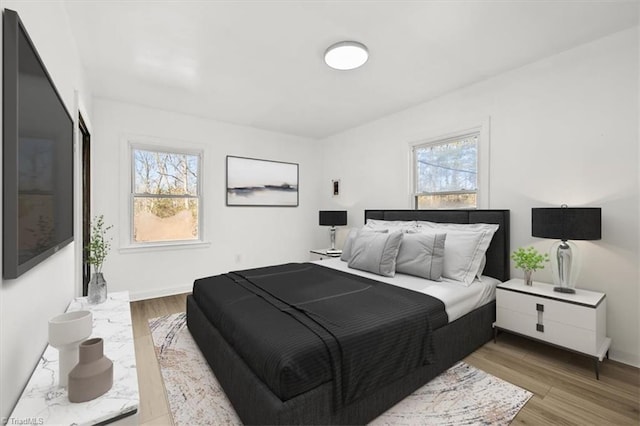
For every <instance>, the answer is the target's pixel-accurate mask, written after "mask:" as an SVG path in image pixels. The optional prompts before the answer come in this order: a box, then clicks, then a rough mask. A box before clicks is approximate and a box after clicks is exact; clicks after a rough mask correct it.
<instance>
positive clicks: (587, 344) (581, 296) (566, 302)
mask: <svg viewBox="0 0 640 426" xmlns="http://www.w3.org/2000/svg"><path fill="white" fill-rule="evenodd" d="M498 330H504V331H508V332H511V333H514V334H519V335H522V336H525V337H529V338H532V339H535V340H539V341H541V342H545V343H549V344H551V345H554V346H558V347H560V348H563V349H567V350H570V351H573V352H577V353H580V354H583V355H587V356H589V357H591V358H593V360H594V365H595V371H596V378H597V379H599V378H600V372H599V364H598V363H599V362H600V361H602V360H603V358H604V357H605V356H606V357H607V358H608V357H609V346H610V345H611V339H610V338H608V337H606V332H607V299H606V295H605V294H604V293H600V292H595V291H588V290H582V289H576V292H575V294H567V293H558V292H555V291H553V285H551V284H544V283H539V282H534V283H533V285H532V286H526V285H524V282H523V280H521V279H512V280H509V281H507V282H505V283H502V284H499V285H498V287H497V289H496V322H495V324H494V340H495V335H496V334H497V331H498Z"/></svg>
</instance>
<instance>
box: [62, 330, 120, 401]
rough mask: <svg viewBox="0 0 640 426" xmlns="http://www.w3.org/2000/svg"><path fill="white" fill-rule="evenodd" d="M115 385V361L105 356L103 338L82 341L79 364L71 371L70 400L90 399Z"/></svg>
mask: <svg viewBox="0 0 640 426" xmlns="http://www.w3.org/2000/svg"><path fill="white" fill-rule="evenodd" d="M111 386H113V362H111V360H110V359H109V358H107V357H106V356H104V342H103V340H102V339H101V338H94V339H89V340H85V341H84V342H82V343H80V353H79V362H78V365H76V366H75V367H74V369H73V370H71V372H70V373H69V401H71V402H85V401H90V400H92V399H95V398H97V397H99V396H100V395H102V394H104V393H106V392H107V391H108V390H109V389H111Z"/></svg>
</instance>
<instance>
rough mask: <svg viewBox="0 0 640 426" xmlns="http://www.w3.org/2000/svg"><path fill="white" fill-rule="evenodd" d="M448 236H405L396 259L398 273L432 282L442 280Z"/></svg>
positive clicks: (425, 234) (420, 234)
mask: <svg viewBox="0 0 640 426" xmlns="http://www.w3.org/2000/svg"><path fill="white" fill-rule="evenodd" d="M446 237H447V234H444V233H441V234H436V233H433V234H427V233H424V234H422V233H419V234H418V233H416V234H411V233H409V234H405V236H404V238H402V244H400V250H399V251H398V257H397V259H396V272H401V273H403V274H409V275H415V276H418V277H422V278H426V279H428V280H432V281H441V280H442V270H443V268H444V242H445V239H446Z"/></svg>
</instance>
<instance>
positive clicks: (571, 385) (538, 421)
mask: <svg viewBox="0 0 640 426" xmlns="http://www.w3.org/2000/svg"><path fill="white" fill-rule="evenodd" d="M185 305H186V294H182V295H176V296H168V297H162V298H157V299H150V300H144V301H139V302H133V303H132V304H131V315H132V320H133V335H134V338H135V349H136V361H137V367H138V384H139V388H140V409H139V420H140V424H142V425H170V424H171V414H170V412H169V407H168V405H167V402H166V398H165V395H164V386H163V384H162V378H161V376H160V369H159V367H158V362H157V360H156V357H155V353H154V349H153V342H152V340H151V336H150V334H149V327H148V325H147V320H149V319H151V318H155V317H159V316H162V315H168V314H172V313H176V312H184V310H185ZM465 361H466V362H467V363H468V364H471V365H473V366H475V367H477V368H479V369H482V370H484V371H486V372H488V373H491V374H493V375H494V376H497V377H500V378H501V379H503V380H506V381H508V382H511V383H513V384H515V385H517V386H520V387H522V388H525V389H528V390H529V391H531V392H532V393H533V394H534V396H533V397H532V398H531V399H530V400H529V402H528V403H527V404H526V405H525V407H524V408H523V409H522V410H521V411H520V412H519V413H518V415H517V416H516V418H515V419H514V422H513V424H527V425H548V424H554V425H556V424H562V425H639V424H640V413H639V408H640V370H639V369H637V368H634V367H630V366H628V365H625V364H620V363H618V362H615V361H611V360H605V361H604V362H603V363H602V364H601V366H600V380H596V378H595V373H594V370H593V362H592V360H591V359H589V358H587V357H583V356H580V355H577V354H573V353H570V352H567V351H563V350H561V349H557V348H553V347H550V346H547V345H544V344H541V343H536V342H532V341H529V340H527V339H524V338H521V337H518V336H514V335H510V334H508V333H501V334H500V335H499V336H498V341H497V343H495V344H494V343H493V342H489V343H487V344H486V345H484V346H483V347H482V348H480V349H478V350H477V351H475V352H474V353H473V354H471V355H469V356H468V357H467V358H466V359H465Z"/></svg>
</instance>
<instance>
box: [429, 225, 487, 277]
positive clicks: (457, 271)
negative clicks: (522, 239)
mask: <svg viewBox="0 0 640 426" xmlns="http://www.w3.org/2000/svg"><path fill="white" fill-rule="evenodd" d="M418 226H419V229H420V232H433V231H434V230H441V231H445V232H446V233H447V239H446V241H445V244H444V269H443V271H442V276H443V277H445V278H450V279H452V280H456V281H460V282H462V283H464V284H465V285H467V286H468V285H470V284H471V283H472V282H473V280H474V279H475V278H476V276H477V275H478V273H480V272H481V271H480V267H481V266H482V263H483V259H484V256H485V253H486V252H487V248H489V243H491V239H492V238H493V234H495V232H496V231H497V230H498V228H499V225H497V224H489V223H470V224H460V223H435V222H425V221H419V222H418ZM483 269H484V268H483Z"/></svg>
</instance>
